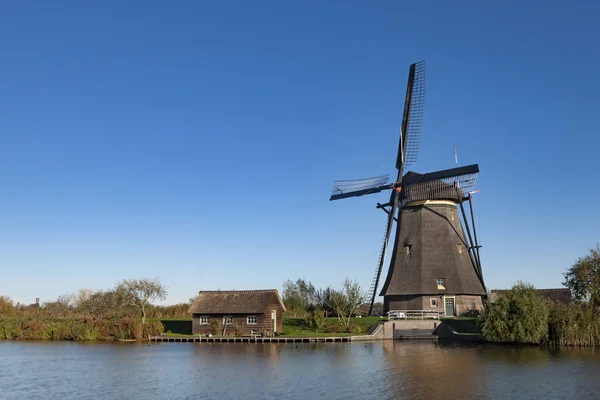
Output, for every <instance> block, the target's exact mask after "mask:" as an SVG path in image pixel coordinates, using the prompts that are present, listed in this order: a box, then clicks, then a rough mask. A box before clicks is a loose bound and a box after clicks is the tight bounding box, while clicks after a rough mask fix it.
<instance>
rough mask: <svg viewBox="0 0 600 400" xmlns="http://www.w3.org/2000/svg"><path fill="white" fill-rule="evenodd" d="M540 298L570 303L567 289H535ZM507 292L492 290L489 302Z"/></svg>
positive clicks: (569, 292) (569, 293)
mask: <svg viewBox="0 0 600 400" xmlns="http://www.w3.org/2000/svg"><path fill="white" fill-rule="evenodd" d="M536 290H537V292H538V293H539V294H540V296H542V297H544V298H546V299H548V300H552V301H556V302H559V303H570V302H571V301H572V299H571V291H570V290H569V289H568V288H554V289H536ZM506 292H508V290H507V289H493V290H491V291H490V296H489V297H490V301H494V300H496V299H497V298H498V297H499V296H502V295H503V294H504V293H506Z"/></svg>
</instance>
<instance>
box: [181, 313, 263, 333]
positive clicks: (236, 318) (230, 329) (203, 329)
mask: <svg viewBox="0 0 600 400" xmlns="http://www.w3.org/2000/svg"><path fill="white" fill-rule="evenodd" d="M227 315H231V316H233V323H232V324H228V325H227V327H226V329H225V334H226V335H234V334H235V328H236V326H237V327H239V328H240V329H241V330H242V332H243V334H244V335H250V334H251V331H255V332H262V331H264V330H265V329H266V327H268V326H269V325H267V324H266V318H265V315H264V314H227ZM201 316H208V317H209V322H210V320H213V319H216V320H217V321H219V332H218V333H216V334H217V335H222V334H223V318H224V317H225V314H208V315H207V314H193V315H192V334H193V335H204V334H207V333H213V332H212V327H211V325H210V323H209V324H207V325H204V324H200V317H201ZM248 316H256V317H257V318H258V322H257V323H256V324H248V322H247V321H248V320H247V317H248ZM269 324H270V321H269ZM269 327H270V326H269Z"/></svg>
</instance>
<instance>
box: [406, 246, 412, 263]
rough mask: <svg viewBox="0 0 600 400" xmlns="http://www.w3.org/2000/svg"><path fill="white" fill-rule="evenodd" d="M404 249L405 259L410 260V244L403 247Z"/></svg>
mask: <svg viewBox="0 0 600 400" xmlns="http://www.w3.org/2000/svg"><path fill="white" fill-rule="evenodd" d="M404 248H405V249H406V259H407V260H410V256H411V250H412V246H411V245H410V244H407V245H406V246H404Z"/></svg>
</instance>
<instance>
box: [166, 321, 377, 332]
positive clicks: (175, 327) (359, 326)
mask: <svg viewBox="0 0 600 400" xmlns="http://www.w3.org/2000/svg"><path fill="white" fill-rule="evenodd" d="M382 320H383V319H381V318H379V317H363V318H352V319H351V321H350V326H351V327H352V332H351V333H348V332H344V328H343V326H342V325H341V324H340V322H339V320H338V319H337V318H325V325H324V327H323V329H321V331H320V332H319V335H318V336H350V335H363V334H366V333H367V332H368V330H369V328H370V327H371V326H373V325H374V324H376V323H378V322H380V321H382ZM160 322H161V323H162V324H163V326H164V329H165V332H167V334H168V335H170V336H186V335H191V334H192V320H191V319H190V318H187V319H183V318H178V319H162V320H160ZM282 336H288V337H307V336H317V333H316V332H315V330H314V329H311V328H310V327H309V325H308V323H307V322H306V320H305V319H304V318H283V332H282Z"/></svg>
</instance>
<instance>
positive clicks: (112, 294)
mask: <svg viewBox="0 0 600 400" xmlns="http://www.w3.org/2000/svg"><path fill="white" fill-rule="evenodd" d="M86 297H87V298H86V299H85V300H82V301H80V303H79V305H78V307H79V308H80V309H81V310H83V311H84V312H87V313H88V314H89V315H91V316H92V317H93V318H94V319H101V318H111V317H115V316H118V317H121V316H122V314H123V311H124V309H123V305H124V303H125V299H124V293H123V292H118V291H116V290H107V291H98V292H95V293H92V294H91V295H89V296H86Z"/></svg>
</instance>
